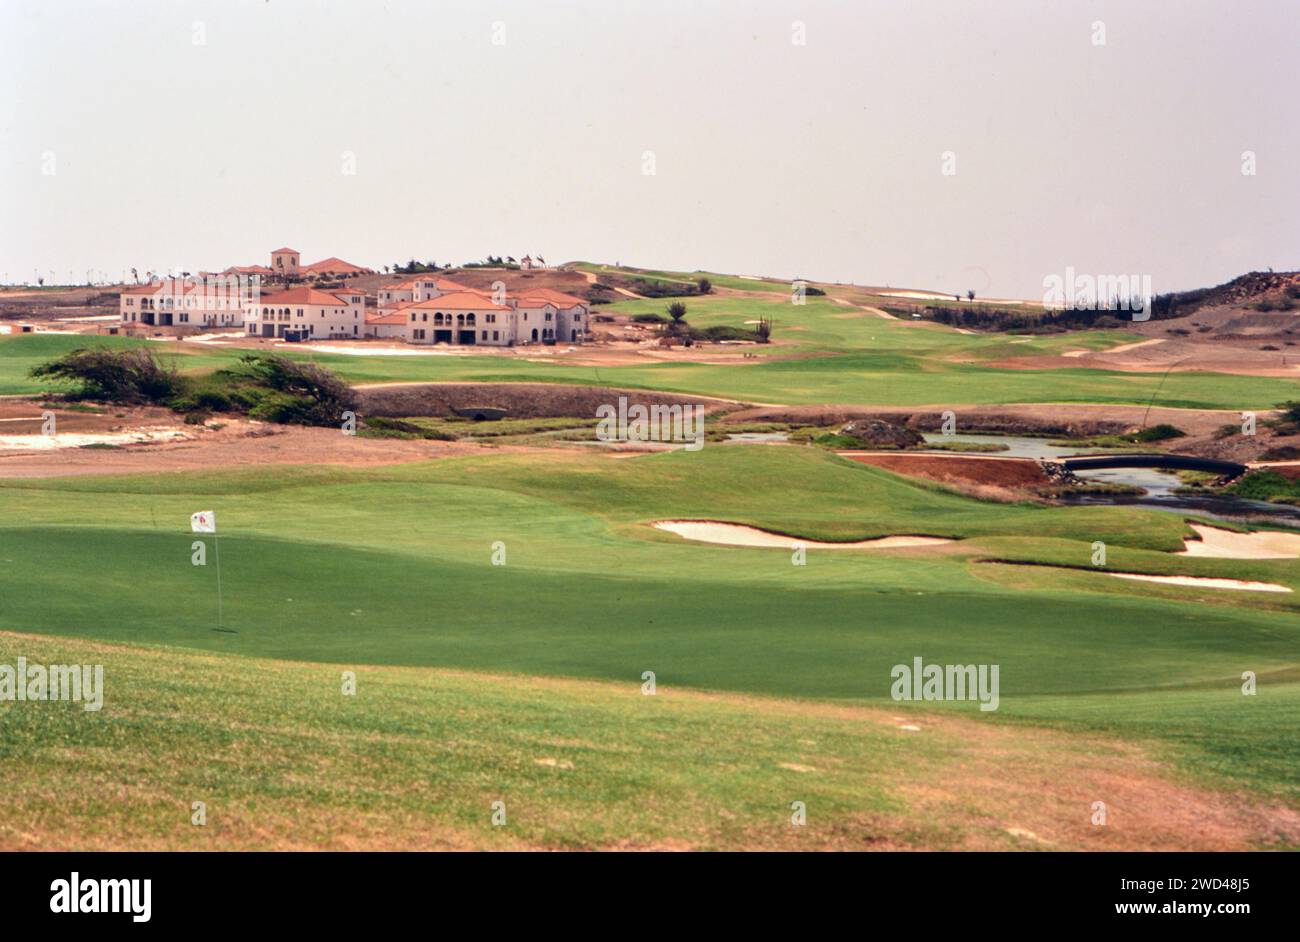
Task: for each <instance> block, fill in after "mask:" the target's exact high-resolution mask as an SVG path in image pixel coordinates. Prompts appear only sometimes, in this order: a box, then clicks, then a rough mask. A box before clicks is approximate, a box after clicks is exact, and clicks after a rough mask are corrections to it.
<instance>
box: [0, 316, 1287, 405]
mask: <svg viewBox="0 0 1300 942" xmlns="http://www.w3.org/2000/svg"><path fill="white" fill-rule="evenodd" d="M616 308H617V309H618V310H626V311H629V312H636V311H640V310H642V309H644V310H661V309H662V304H661V303H660V302H642V301H629V302H627V303H626V304H625V305H624V304H619V305H616ZM689 308H690V319H691V321H692V323H694V324H696V326H700V327H708V326H711V325H713V324H735V325H740V324H743V322H744V321H745V320H752V319H756V318H757V317H759V316H767V315H771V316H774V317H776V318H777V321H778V327H777V329H778V335H777V336H778V337H779V338H780V339H782V340H783V341H789V342H790V344H789V345H782V346H773V347H770V348H761V349H760V350H759V353H760V356H759V358H758V359H753V360H744V359H743V358H741V357H740V352H741V348H738V347H723V348H720V349H721V350H722V351H724V352H726V351H730V352H732V353H735V356H736V362H735V363H719V364H699V363H695V364H687V363H657V364H648V365H645V366H640V365H637V366H616V367H600V368H595V367H591V366H581V365H570V364H565V363H563V362H554V361H550V360H548V359H524V358H515V357H502V356H459V355H457V356H426V357H384V356H369V357H363V356H347V355H339V354H328V353H313V352H303V351H292V350H286V353H287V354H288V355H290V356H295V357H303V358H310V359H313V360H315V361H316V362H318V363H320V364H322V365H324V366H327V367H329V368H330V369H332V370H335V371H336V372H338V373H339V374H340V375H342V376H344V377H346V378H347V379H348V380H350V381H352V382H356V383H376V382H396V381H420V380H424V381H482V382H492V381H498V382H499V381H528V382H539V381H541V382H544V381H553V382H566V383H586V384H598V385H618V386H629V387H641V388H655V389H665V390H673V391H679V392H689V393H698V394H701V395H712V396H722V397H725V398H734V399H745V400H749V401H755V402H773V403H792V404H820V403H846V404H861V405H965V404H982V403H991V402H999V403H1016V402H1097V403H1135V404H1136V403H1141V404H1145V403H1146V402H1148V401H1150V400H1151V398H1152V396H1153V395H1156V394H1157V392H1158V400H1157V401H1158V403H1159V404H1161V405H1166V406H1183V407H1188V408H1233V409H1237V408H1240V409H1268V408H1272V407H1273V406H1274V405H1276V404H1277V403H1278V402H1281V401H1283V400H1285V399H1287V398H1294V388H1295V384H1294V383H1293V382H1291V381H1288V380H1283V379H1275V378H1269V377H1253V376H1231V375H1227V374H1218V373H1171V374H1169V375H1168V376H1167V377H1166V376H1163V375H1162V374H1160V373H1114V372H1109V371H1105V370H1089V369H1064V370H1049V371H1042V370H1003V369H997V368H993V367H989V366H987V365H984V364H985V361H987V360H989V359H990V358H996V357H1000V356H1008V355H1028V354H1031V353H1038V354H1050V353H1055V352H1060V351H1061V350H1064V349H1068V348H1071V347H1079V346H1085V345H1089V344H1099V343H1107V342H1108V343H1115V342H1122V341H1124V340H1126V339H1129V335H1127V334H1124V333H1119V332H1108V333H1105V334H1090V335H1087V336H1085V337H1084V339H1083V341H1082V342H1080V341H1079V340H1076V339H1072V338H1071V337H1061V336H1058V337H1050V338H1036V339H1034V340H1032V341H1030V342H1029V343H1025V344H1018V345H1010V344H1008V343H1007V342H1006V340H1005V338H999V337H997V336H971V335H965V334H959V333H956V332H955V331H949V330H944V329H941V328H933V327H925V326H918V325H914V324H905V323H902V322H898V321H886V320H882V319H881V318H878V317H874V316H872V315H869V314H864V313H862V312H859V311H855V310H852V309H847V308H844V307H843V306H840V305H835V304H833V303H832V302H830V301H826V300H823V299H811V300H810V301H809V303H808V304H806V305H803V306H794V305H790V304H784V303H781V302H776V301H766V300H763V299H753V300H746V299H735V298H722V297H720V298H710V299H708V300H696V301H692V302H691V303H690V305H689ZM145 342H146V341H134V340H127V339H124V338H110V337H105V338H87V337H76V336H54V335H48V334H45V335H32V334H26V335H11V336H4V337H0V393H22V392H36V391H39V390H41V389H48V388H51V387H49V386H43V385H41V384H39V383H37V382H35V381H33V380H32V379H31V378H30V377H29V376H28V375H27V374H28V371H29V370H30V369H31V367H32V366H35V365H36V364H38V363H41V362H44V361H46V360H48V359H50V358H52V357H54V356H57V355H58V354H60V353H63V352H66V351H68V350H71V349H74V348H75V347H78V346H85V345H87V344H109V345H113V346H119V345H124V344H131V343H145ZM150 347H151V348H152V349H154V350H155V351H156V352H158V353H159V354H160V355H162V356H163V357H164V358H168V359H170V360H171V361H172V362H174V363H175V364H176V366H177V367H178V368H180V369H183V370H187V371H199V372H201V371H207V370H213V369H217V368H220V367H223V366H229V365H231V364H232V363H233V362H234V360H235V359H236V358H237V357H239V356H241V355H244V353H246V351H243V350H237V349H222V348H219V347H204V348H198V347H196V345H194V344H189V345H178V344H157V343H150ZM749 349H751V350H752V349H754V348H749ZM790 354H796V355H798V358H796V359H782V360H774V359H771V357H773V356H777V355H782V356H789V355H790Z"/></svg>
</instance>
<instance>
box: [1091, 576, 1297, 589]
mask: <svg viewBox="0 0 1300 942" xmlns="http://www.w3.org/2000/svg"><path fill="white" fill-rule="evenodd" d="M1104 575H1107V576H1113V577H1114V578H1116V579H1135V580H1137V581H1139V582H1160V583H1163V584H1165V585H1190V586H1196V587H1198V588H1202V589H1237V590H1239V591H1243V592H1290V591H1291V590H1290V589H1289V588H1287V587H1286V586H1284V585H1278V584H1277V583H1275V582H1247V581H1245V580H1242V579H1211V578H1207V577H1205V576H1149V575H1145V574H1143V573H1137V572H1107V573H1104Z"/></svg>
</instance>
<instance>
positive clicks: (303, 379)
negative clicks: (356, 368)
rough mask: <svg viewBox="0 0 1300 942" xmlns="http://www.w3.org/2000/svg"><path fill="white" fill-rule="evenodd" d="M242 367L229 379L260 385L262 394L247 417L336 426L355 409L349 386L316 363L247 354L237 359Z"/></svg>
mask: <svg viewBox="0 0 1300 942" xmlns="http://www.w3.org/2000/svg"><path fill="white" fill-rule="evenodd" d="M240 363H242V364H243V366H242V368H240V369H238V370H232V371H230V374H229V375H230V376H231V377H232V378H233V379H234V380H235V381H236V382H237V383H239V381H241V380H242V381H243V383H241V385H242V384H252V385H254V386H261V387H263V388H264V389H267V390H270V391H271V392H270V393H268V394H265V395H261V396H260V397H259V398H258V402H257V404H256V405H254V406H253V407H252V408H251V409H249V413H248V414H249V415H250V416H252V417H253V418H255V419H265V420H267V421H270V422H280V423H283V424H288V425H339V424H341V423H342V422H343V413H344V412H348V411H354V410H355V409H356V396H355V394H354V393H353V391H352V387H351V386H349V385H348V384H347V383H345V382H343V380H341V379H339V378H338V377H337V376H335V375H334V374H333V373H331V372H330V371H329V370H327V369H324V368H322V367H319V366H317V365H316V364H315V363H300V362H298V361H296V360H289V359H286V358H284V357H278V356H260V355H257V354H250V355H248V356H245V357H241V358H240Z"/></svg>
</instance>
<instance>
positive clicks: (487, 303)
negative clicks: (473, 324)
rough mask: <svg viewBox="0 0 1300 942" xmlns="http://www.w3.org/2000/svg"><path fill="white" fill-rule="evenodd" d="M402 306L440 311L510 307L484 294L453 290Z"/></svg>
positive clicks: (504, 309)
mask: <svg viewBox="0 0 1300 942" xmlns="http://www.w3.org/2000/svg"><path fill="white" fill-rule="evenodd" d="M403 307H404V308H405V307H418V308H420V309H421V310H429V311H433V310H441V311H508V310H510V308H508V307H502V306H501V305H500V304H494V303H493V302H492V301H491V300H489V299H488V296H487V295H485V294H478V293H476V292H473V291H453V292H452V293H451V294H444V295H441V296H439V297H436V298H430V299H429V300H428V301H415V302H413V303H411V304H407V305H403Z"/></svg>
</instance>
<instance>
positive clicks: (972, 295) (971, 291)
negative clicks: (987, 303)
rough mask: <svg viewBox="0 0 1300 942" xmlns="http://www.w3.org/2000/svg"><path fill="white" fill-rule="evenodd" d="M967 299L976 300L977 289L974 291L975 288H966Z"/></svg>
mask: <svg viewBox="0 0 1300 942" xmlns="http://www.w3.org/2000/svg"><path fill="white" fill-rule="evenodd" d="M966 300H967V301H974V300H975V291H974V289H971V288H968V289H967V290H966Z"/></svg>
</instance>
